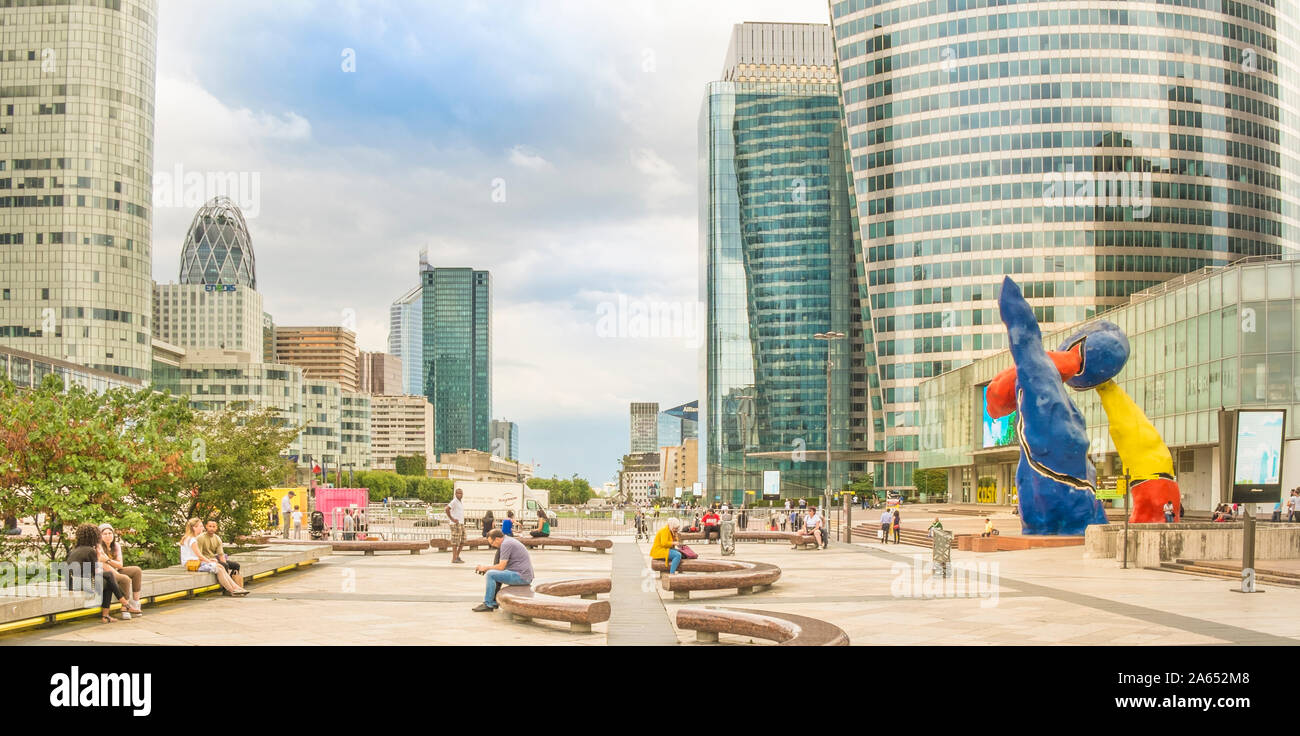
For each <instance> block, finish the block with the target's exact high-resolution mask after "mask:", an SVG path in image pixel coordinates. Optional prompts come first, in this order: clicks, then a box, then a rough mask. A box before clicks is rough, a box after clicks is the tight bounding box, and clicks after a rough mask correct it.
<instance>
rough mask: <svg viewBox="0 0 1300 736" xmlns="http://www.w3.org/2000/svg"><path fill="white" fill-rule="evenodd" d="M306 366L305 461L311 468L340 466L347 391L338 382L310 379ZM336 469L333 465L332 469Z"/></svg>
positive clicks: (303, 418) (302, 442) (303, 414)
mask: <svg viewBox="0 0 1300 736" xmlns="http://www.w3.org/2000/svg"><path fill="white" fill-rule="evenodd" d="M306 373H307V370H306V369H305V368H304V369H303V381H302V421H303V424H304V425H305V426H304V428H303V431H302V434H301V435H300V437H301V441H300V449H301V451H302V457H301V462H302V464H303V465H305V466H306V467H308V468H310V467H312V466H313V465H320V466H321V469H322V470H326V469H327V466H336V465H337V464H338V462H339V460H340V459H341V457H342V456H341V452H342V434H343V428H342V424H343V396H342V394H343V391H342V390H341V389H340V388H339V383H338V381H330V380H325V379H319V378H307V377H306ZM331 469H332V468H331Z"/></svg>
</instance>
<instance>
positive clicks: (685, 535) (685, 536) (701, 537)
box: [677, 531, 722, 542]
mask: <svg viewBox="0 0 1300 736" xmlns="http://www.w3.org/2000/svg"><path fill="white" fill-rule="evenodd" d="M677 537H678V539H681V540H682V541H687V542H702V541H706V540H705V534H704V532H702V531H701V532H687V531H682V532H678V533H677ZM708 537H709V539H719V538H721V537H722V532H710V533H709V535H708Z"/></svg>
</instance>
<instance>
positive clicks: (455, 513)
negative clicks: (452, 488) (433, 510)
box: [443, 488, 465, 564]
mask: <svg viewBox="0 0 1300 736" xmlns="http://www.w3.org/2000/svg"><path fill="white" fill-rule="evenodd" d="M464 497H465V491H464V489H461V488H457V489H456V493H455V494H454V495H453V496H452V498H451V501H449V502H448V503H447V505H446V507H445V508H443V511H445V512H446V513H447V521H448V523H449V524H450V525H451V561H452V562H453V563H457V564H460V563H463V562H465V561H464V560H462V559H461V558H460V548H461V547H463V546H465V504H464V503H463V502H462V501H461V499H463V498H464Z"/></svg>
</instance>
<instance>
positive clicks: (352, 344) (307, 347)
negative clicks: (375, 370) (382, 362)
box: [275, 326, 358, 391]
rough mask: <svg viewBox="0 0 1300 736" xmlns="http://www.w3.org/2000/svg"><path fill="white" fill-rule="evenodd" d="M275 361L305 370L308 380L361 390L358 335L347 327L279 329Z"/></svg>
mask: <svg viewBox="0 0 1300 736" xmlns="http://www.w3.org/2000/svg"><path fill="white" fill-rule="evenodd" d="M275 358H276V360H277V361H278V362H280V363H288V364H289V365H296V366H299V367H301V368H302V376H303V378H304V379H307V380H318V381H334V382H335V383H337V384H339V388H341V389H342V390H344V391H356V390H357V383H358V381H357V335H356V333H355V332H353V331H352V330H349V329H348V328H346V327H330V326H323V327H279V326H277V327H276V328H275Z"/></svg>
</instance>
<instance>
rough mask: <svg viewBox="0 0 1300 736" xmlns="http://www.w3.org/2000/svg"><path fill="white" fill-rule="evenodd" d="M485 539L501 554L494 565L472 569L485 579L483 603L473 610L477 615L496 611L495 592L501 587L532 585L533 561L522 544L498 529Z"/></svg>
mask: <svg viewBox="0 0 1300 736" xmlns="http://www.w3.org/2000/svg"><path fill="white" fill-rule="evenodd" d="M487 539H488V544H490V545H492V547H493V548H495V549H497V550H499V551H500V552H501V560H500V561H499V562H497V564H495V565H479V566H478V567H475V568H474V572H476V573H478V574H480V575H483V576H485V577H486V578H487V591H486V593H485V594H484V596H483V602H482V603H480V604H479V605H478V606H476V607H475V608H474V610H475V611H477V612H479V613H483V612H486V611H495V610H497V607H498V605H499V604H498V603H497V591H499V590H500V589H501V586H502V585H532V582H533V561H532V559H531V558H530V557H529V556H528V548H527V547H525V546H524V545H523V543H522V542H520V541H519V540H518V539H515V538H514V537H507V536H506V535H505V533H504V532H502V531H501V530H500V529H493V530H492V531H490V532H488V535H487Z"/></svg>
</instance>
